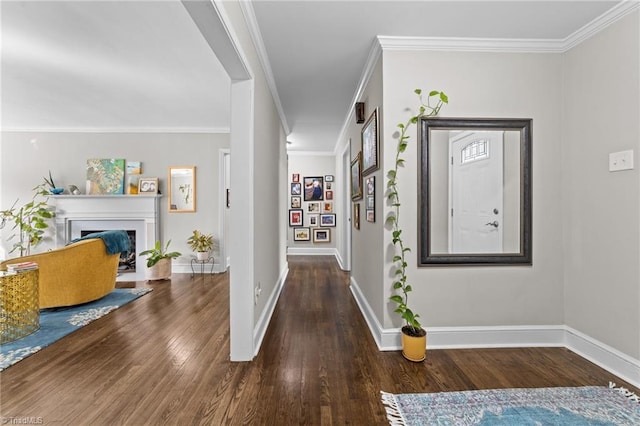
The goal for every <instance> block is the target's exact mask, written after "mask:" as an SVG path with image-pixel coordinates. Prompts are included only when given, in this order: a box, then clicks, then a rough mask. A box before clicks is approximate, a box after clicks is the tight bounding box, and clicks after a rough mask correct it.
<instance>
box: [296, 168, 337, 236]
mask: <svg viewBox="0 0 640 426" xmlns="http://www.w3.org/2000/svg"><path fill="white" fill-rule="evenodd" d="M290 185H291V191H290V194H289V227H291V228H293V241H294V242H298V241H304V242H311V243H313V244H316V243H328V242H330V241H331V228H335V227H336V214H335V213H334V208H333V200H334V197H335V193H336V189H337V188H336V186H335V182H334V176H333V175H319V174H318V175H309V176H302V175H301V174H300V173H292V174H291V182H290Z"/></svg>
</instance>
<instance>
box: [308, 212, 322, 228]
mask: <svg viewBox="0 0 640 426" xmlns="http://www.w3.org/2000/svg"><path fill="white" fill-rule="evenodd" d="M307 217H308V218H309V226H310V227H315V226H320V215H319V214H310V215H307Z"/></svg>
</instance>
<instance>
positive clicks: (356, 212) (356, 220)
mask: <svg viewBox="0 0 640 426" xmlns="http://www.w3.org/2000/svg"><path fill="white" fill-rule="evenodd" d="M353 227H354V228H356V229H360V203H354V204H353Z"/></svg>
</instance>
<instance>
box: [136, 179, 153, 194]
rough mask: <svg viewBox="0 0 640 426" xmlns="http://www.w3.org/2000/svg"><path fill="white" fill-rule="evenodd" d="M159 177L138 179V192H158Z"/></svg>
mask: <svg viewBox="0 0 640 426" xmlns="http://www.w3.org/2000/svg"><path fill="white" fill-rule="evenodd" d="M157 193H158V178H142V177H141V178H140V180H138V194H157Z"/></svg>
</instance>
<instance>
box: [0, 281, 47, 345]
mask: <svg viewBox="0 0 640 426" xmlns="http://www.w3.org/2000/svg"><path fill="white" fill-rule="evenodd" d="M38 290H39V287H38V270H37V269H34V270H31V271H24V272H18V273H14V274H7V273H5V272H0V343H8V342H12V341H14V340H18V339H20V338H22V337H25V336H28V335H29V334H31V333H33V332H34V331H36V330H38V329H39V328H40V299H39V292H38Z"/></svg>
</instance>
